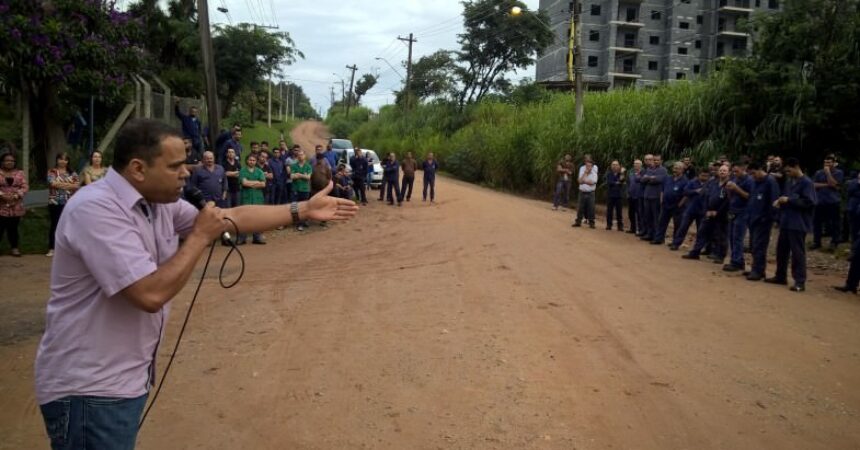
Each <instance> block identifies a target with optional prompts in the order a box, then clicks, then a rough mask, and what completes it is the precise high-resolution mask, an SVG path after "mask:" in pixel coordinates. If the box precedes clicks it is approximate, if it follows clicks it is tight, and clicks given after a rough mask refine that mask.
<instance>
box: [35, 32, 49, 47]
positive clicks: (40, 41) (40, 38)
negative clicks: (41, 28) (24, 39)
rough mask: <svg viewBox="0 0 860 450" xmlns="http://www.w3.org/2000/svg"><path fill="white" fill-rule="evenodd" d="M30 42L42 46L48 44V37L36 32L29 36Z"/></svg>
mask: <svg viewBox="0 0 860 450" xmlns="http://www.w3.org/2000/svg"><path fill="white" fill-rule="evenodd" d="M30 42H32V43H33V45H35V46H38V47H44V46H46V45H48V42H50V39H48V36H45V35H44V34H36V35H34V36H33V37H31V38H30Z"/></svg>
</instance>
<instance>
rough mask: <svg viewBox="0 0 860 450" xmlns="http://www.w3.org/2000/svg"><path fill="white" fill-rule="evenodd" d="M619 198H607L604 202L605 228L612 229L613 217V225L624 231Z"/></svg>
mask: <svg viewBox="0 0 860 450" xmlns="http://www.w3.org/2000/svg"><path fill="white" fill-rule="evenodd" d="M621 202H622V199H621V197H618V198H611V197H610V198H609V200H608V201H607V202H606V228H607V229H612V219H613V216H614V217H615V223H616V224H617V226H618V229H619V230H623V229H624V221H623V220H622V219H621Z"/></svg>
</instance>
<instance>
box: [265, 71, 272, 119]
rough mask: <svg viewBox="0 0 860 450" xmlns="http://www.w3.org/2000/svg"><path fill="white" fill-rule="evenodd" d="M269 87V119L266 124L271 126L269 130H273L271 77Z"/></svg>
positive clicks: (270, 77)
mask: <svg viewBox="0 0 860 450" xmlns="http://www.w3.org/2000/svg"><path fill="white" fill-rule="evenodd" d="M266 84H268V85H269V117H268V119H266V122H267V123H268V125H269V128H272V76H271V75H269V80H268V82H267V83H266Z"/></svg>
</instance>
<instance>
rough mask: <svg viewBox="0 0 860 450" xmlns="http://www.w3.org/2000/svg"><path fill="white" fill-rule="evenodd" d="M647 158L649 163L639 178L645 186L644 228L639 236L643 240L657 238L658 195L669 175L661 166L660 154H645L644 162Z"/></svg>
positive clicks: (661, 191) (658, 225)
mask: <svg viewBox="0 0 860 450" xmlns="http://www.w3.org/2000/svg"><path fill="white" fill-rule="evenodd" d="M649 157H650V158H649ZM649 159H650V160H651V164H650V165H649V167H648V168H646V169H645V175H643V176H642V177H640V178H639V179H640V181H641V183H642V184H643V185H644V187H645V188H644V191H643V193H642V197H643V198H644V199H645V200H644V210H645V213H644V214H643V216H644V222H645V230H644V233H643V236H642V238H641V239H642V240H643V241H653V240H655V239H656V238H657V233H658V231H659V229H660V195H661V194H662V193H663V182H664V181H665V180H666V178H667V177H668V176H669V172H668V171H667V170H666V168H665V167H663V160H662V157H661V156H660V155H654V156H651V155H646V156H645V162H646V163H647V162H648V160H649Z"/></svg>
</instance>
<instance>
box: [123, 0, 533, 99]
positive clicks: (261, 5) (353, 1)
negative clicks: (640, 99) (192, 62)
mask: <svg viewBox="0 0 860 450" xmlns="http://www.w3.org/2000/svg"><path fill="white" fill-rule="evenodd" d="M118 3H119V4H120V5H122V4H124V3H128V0H125V1H120V2H118ZM525 3H526V4H527V5H528V6H529V8H531V9H536V8H537V7H538V0H525ZM218 7H226V8H227V9H228V11H229V12H228V14H227V15H225V14H224V13H221V12H219V11H217V9H216V8H218ZM209 9H210V20H211V22H213V23H228V20H229V22H231V23H233V24H236V23H239V22H251V23H257V24H262V25H273V26H279V27H280V29H281V30H283V31H288V32H289V33H290V35H291V36H292V38H293V40H294V41H295V42H296V46H297V47H298V48H299V50H301V51H302V52H303V53H304V54H305V59H304V60H300V61H298V62H296V63H295V64H293V65H292V66H289V67H287V69H286V73H287V76H288V77H290V78H291V79H293V80H295V82H296V83H297V84H299V85H301V86H302V88H303V89H304V91H305V93H307V95H308V96H309V97H310V99H311V103H312V104H313V105H314V107H315V108H317V109H319V108H322V109H323V112H325V111H326V110H327V109H328V107H329V104H330V98H331V97H330V94H329V89H330V88H331V87H332V86H333V85H334V83H337V87H336V96H337V97H338V98H339V97H340V78H339V77H338V76H340V77H342V78H344V79H345V80H346V82H347V83H349V71H348V70H347V69H346V66H347V65H352V64H355V65H357V66H358V71H357V72H356V78H358V77H359V76H360V75H361V74H363V73H367V72H374V73H379V75H380V79H379V82H378V83H377V85H376V86H375V87H374V88H373V89H372V90H371V91H370V92H369V93H368V94H367V95H366V96H365V97H364V98H363V99H362V103H363V104H365V105H366V106H369V107H371V108H373V109H377V108H378V107H380V106H382V105H385V104H386V103H392V102H393V101H394V96H393V95H392V94H391V91H392V90H393V89H398V88H399V87H400V86H401V83H402V81H401V77H400V75H403V76H405V75H406V71H405V69H403V67H402V65H401V62H402V61H405V60H406V56H407V46H406V43H405V42H400V41H397V40H396V38H397V36H398V35H400V36H404V37H405V36H408V35H409V33H410V32H412V33H415V38H416V39H418V42H417V43H415V44H414V46H413V61H414V60H417V59H418V58H420V57H421V56H424V55H427V54H430V53H433V52H434V51H436V50H438V49H440V48H445V49H456V48H458V46H457V42H456V39H457V34H458V33H460V32H461V31H462V29H463V26H462V17H461V15H460V14H461V13H462V5H461V4H460V2H459V1H457V0H364V1H358V0H342V1H336V0H209ZM376 57H382V58H385V59H387V60H388V61H389V62H390V63H391V65H393V66H394V67H396V68H397V70H398V72H399V73H400V75H398V74H397V73H395V72H394V71H393V70H391V69H390V68H389V66H388V65H387V64H386V63H385V62H384V61H377V60H375V59H374V58H376ZM335 74H337V75H338V76H336V75H335ZM523 77H530V78H534V68H533V67H532V68H529V69H528V70H523V71H520V72H519V73H516V74H512V76H511V78H512V79H520V78H523Z"/></svg>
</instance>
